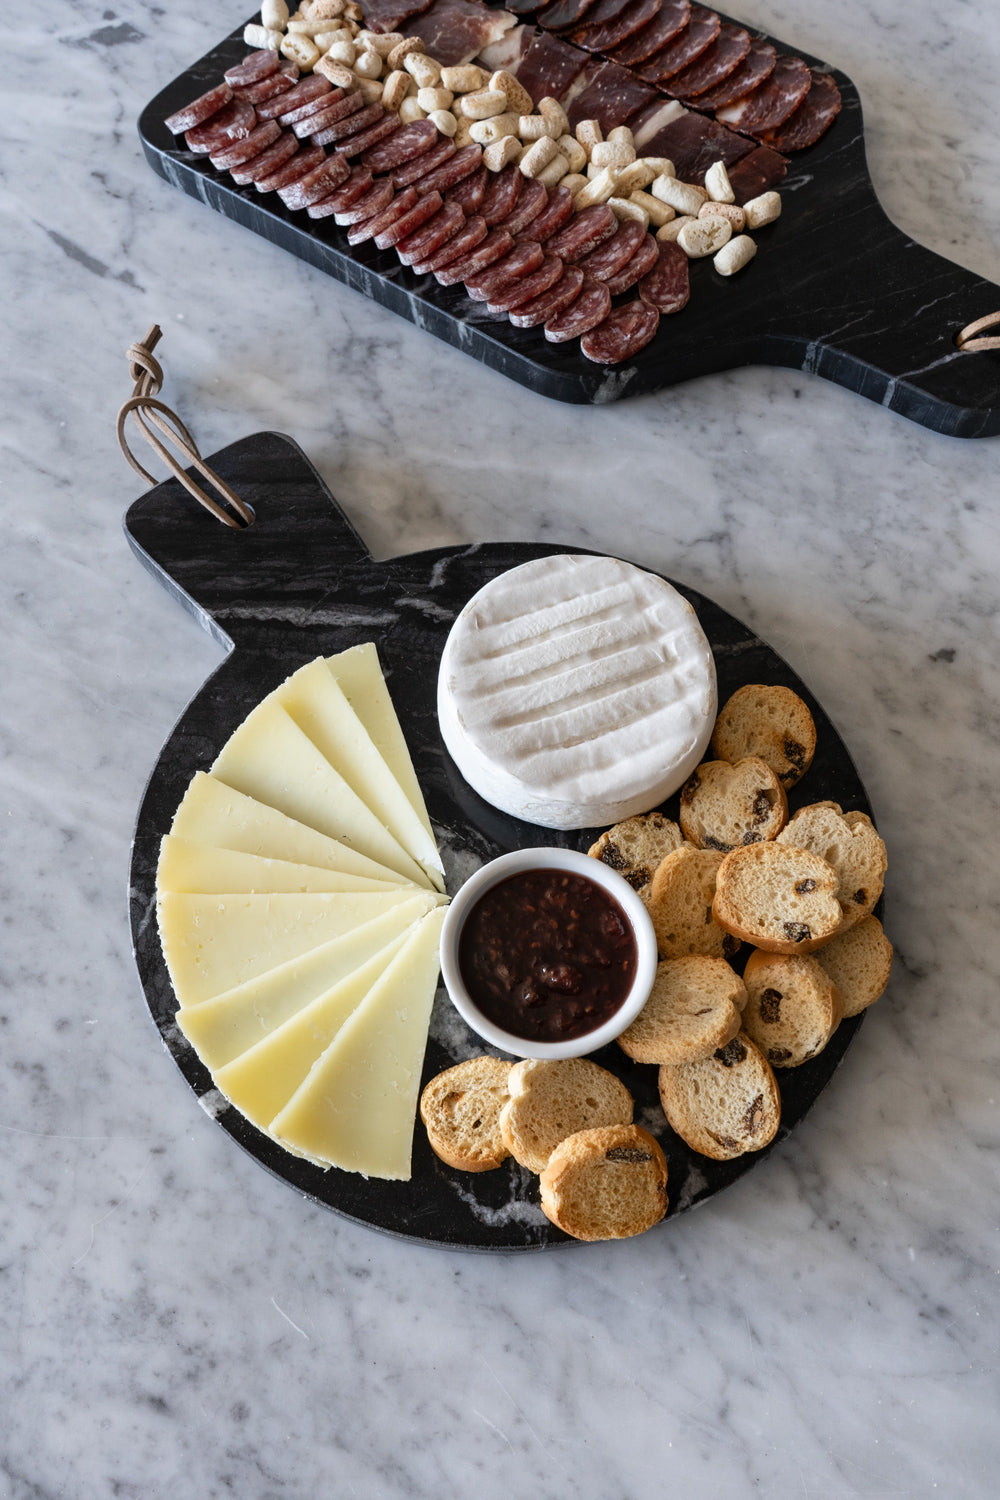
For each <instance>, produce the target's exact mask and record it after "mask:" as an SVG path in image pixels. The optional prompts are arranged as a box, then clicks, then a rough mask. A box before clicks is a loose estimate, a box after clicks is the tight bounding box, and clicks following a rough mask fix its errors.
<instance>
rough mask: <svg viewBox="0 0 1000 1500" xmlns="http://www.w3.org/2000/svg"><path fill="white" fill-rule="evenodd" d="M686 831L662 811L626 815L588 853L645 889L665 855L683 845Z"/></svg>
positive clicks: (639, 888) (634, 886)
mask: <svg viewBox="0 0 1000 1500" xmlns="http://www.w3.org/2000/svg"><path fill="white" fill-rule="evenodd" d="M683 842H684V835H683V834H682V833H681V831H680V829H679V828H678V826H677V824H676V823H674V822H673V821H672V820H671V819H670V818H667V817H664V815H663V813H661V812H650V813H645V814H644V815H643V816H642V817H638V818H626V819H625V820H624V822H622V823H616V824H615V826H614V827H613V828H609V829H608V831H607V832H606V833H602V834H601V836H600V838H599V839H598V840H597V843H596V844H591V846H590V848H589V849H588V850H587V853H588V854H589V855H590V856H591V857H592V858H593V859H599V860H601V861H602V862H603V863H604V864H606V865H610V866H611V868H612V870H617V871H618V873H619V875H623V876H624V877H625V879H626V880H627V881H628V883H629V885H630V886H631V887H632V889H633V890H636V891H641V890H642V889H643V887H644V886H647V885H648V884H649V882H650V881H651V880H652V878H653V872H654V871H655V869H656V867H657V865H658V864H659V863H660V861H661V860H662V859H665V858H666V856H667V855H668V854H672V853H673V852H674V850H675V849H679V848H680V847H681V845H682V844H683Z"/></svg>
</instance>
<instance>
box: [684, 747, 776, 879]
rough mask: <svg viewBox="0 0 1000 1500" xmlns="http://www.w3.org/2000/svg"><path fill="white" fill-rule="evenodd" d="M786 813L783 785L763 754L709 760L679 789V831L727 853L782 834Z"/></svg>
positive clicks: (701, 846)
mask: <svg viewBox="0 0 1000 1500" xmlns="http://www.w3.org/2000/svg"><path fill="white" fill-rule="evenodd" d="M787 817H788V798H787V797H786V796H785V789H784V787H783V786H782V784H781V782H780V780H779V779H778V776H777V773H776V772H775V771H772V769H771V767H770V766H769V765H768V764H767V762H766V761H763V760H761V759H760V757H759V756H754V755H748V756H746V757H745V758H744V759H743V760H739V761H737V762H736V764H735V765H730V764H729V762H728V761H726V760H709V761H706V762H705V763H704V764H703V765H700V766H698V768H697V770H695V771H693V772H692V773H691V775H690V776H689V777H688V779H687V781H686V782H685V783H684V786H683V787H682V788H681V800H680V820H681V831H682V832H683V834H684V837H685V838H687V839H689V840H690V841H691V843H692V844H694V845H696V847H697V848H699V849H719V850H721V851H722V853H723V854H728V853H729V850H730V849H736V848H739V847H740V845H742V844H760V843H763V842H765V841H766V840H767V839H773V838H775V837H776V835H777V834H779V833H780V832H781V830H782V828H783V827H784V826H785V820H786V819H787Z"/></svg>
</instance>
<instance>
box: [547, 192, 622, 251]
mask: <svg viewBox="0 0 1000 1500" xmlns="http://www.w3.org/2000/svg"><path fill="white" fill-rule="evenodd" d="M617 228H618V220H617V219H616V218H615V215H614V211H613V210H612V209H610V208H609V207H608V205H607V204H606V203H595V204H594V206H593V207H592V208H585V209H584V210H583V212H582V213H578V214H574V216H573V218H572V219H570V221H569V223H568V224H567V225H566V226H565V227H564V228H563V229H560V230H558V231H557V233H555V234H554V235H552V236H551V238H550V239H549V240H548V242H547V244H546V246H545V248H546V250H547V251H548V253H549V254H550V255H558V256H559V258H560V260H564V261H566V262H568V264H570V265H572V264H574V262H576V261H578V260H582V259H583V257H584V256H585V255H589V254H590V252H591V251H592V250H596V249H597V247H598V245H602V244H603V243H604V241H605V240H606V239H610V237H611V235H613V234H614V232H615V230H616V229H617Z"/></svg>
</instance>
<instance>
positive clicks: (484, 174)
mask: <svg viewBox="0 0 1000 1500" xmlns="http://www.w3.org/2000/svg"><path fill="white" fill-rule="evenodd" d="M489 176H490V174H489V172H488V171H487V170H486V168H485V167H480V168H479V171H478V172H472V173H470V175H469V176H468V177H463V178H462V181H461V182H456V184H455V186H454V187H450V188H449V189H448V191H447V192H446V193H445V198H446V199H447V200H448V202H449V203H457V204H458V207H459V208H460V209H461V210H462V212H463V213H465V214H477V213H478V212H479V210H480V209H481V208H482V206H483V199H484V198H485V196H486V187H487V184H488V181H489Z"/></svg>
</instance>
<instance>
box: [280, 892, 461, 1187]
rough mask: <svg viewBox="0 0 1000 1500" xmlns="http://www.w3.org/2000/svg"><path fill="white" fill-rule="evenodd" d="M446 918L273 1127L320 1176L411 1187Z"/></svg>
mask: <svg viewBox="0 0 1000 1500" xmlns="http://www.w3.org/2000/svg"><path fill="white" fill-rule="evenodd" d="M443 918H444V910H443V908H439V909H438V910H437V911H434V912H430V913H429V914H428V915H427V916H426V917H425V918H424V919H423V921H422V922H421V923H420V925H419V926H418V928H417V929H416V932H415V933H414V934H413V936H412V937H411V938H410V939H409V940H408V941H407V942H406V943H405V944H404V946H403V947H402V948H401V949H400V951H399V953H398V954H397V956H396V958H395V959H394V960H393V962H392V963H391V964H390V965H389V967H388V969H386V971H385V973H384V974H383V975H382V977H381V979H379V980H377V981H376V983H375V984H374V985H373V986H372V988H371V989H370V990H369V992H368V994H367V995H366V996H365V998H364V1000H362V1002H361V1003H360V1005H359V1006H358V1008H357V1010H355V1011H354V1013H353V1015H352V1016H351V1017H350V1018H349V1019H348V1020H347V1021H346V1022H345V1023H344V1025H343V1026H342V1027H341V1029H340V1031H339V1032H338V1033H337V1036H336V1037H335V1038H334V1040H333V1041H332V1042H331V1043H330V1046H329V1047H328V1048H327V1050H326V1051H325V1052H324V1053H323V1055H322V1056H321V1057H320V1059H319V1061H318V1062H317V1063H316V1065H315V1067H314V1068H313V1069H312V1071H311V1072H310V1074H309V1076H308V1078H306V1080H305V1081H304V1082H303V1084H302V1085H301V1087H300V1088H299V1089H298V1090H296V1092H295V1093H294V1094H293V1095H292V1098H291V1100H290V1101H289V1103H288V1104H287V1105H286V1106H285V1108H284V1109H283V1110H282V1111H281V1112H280V1114H278V1115H277V1116H276V1117H275V1119H274V1120H273V1121H272V1122H271V1135H272V1136H273V1137H274V1139H275V1140H277V1141H279V1142H280V1143H281V1144H282V1145H283V1146H286V1147H287V1148H288V1149H290V1150H292V1151H295V1152H296V1153H298V1154H299V1155H302V1156H306V1157H308V1158H309V1159H310V1160H311V1161H314V1162H316V1163H318V1164H319V1165H321V1166H334V1167H341V1168H343V1169H344V1170H346V1171H351V1172H362V1173H363V1174H364V1175H365V1176H368V1177H384V1178H389V1179H393V1180H399V1181H408V1180H409V1177H410V1162H411V1155H412V1149H413V1126H414V1121H415V1119H416V1108H417V1097H418V1093H419V1089H420V1073H421V1069H422V1067H423V1059H424V1050H425V1048H426V1045H427V1030H428V1026H429V1024H430V1015H431V1008H432V1006H433V1003H434V994H435V991H436V989H437V982H438V966H439V947H440V940H441V922H442V920H443Z"/></svg>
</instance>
